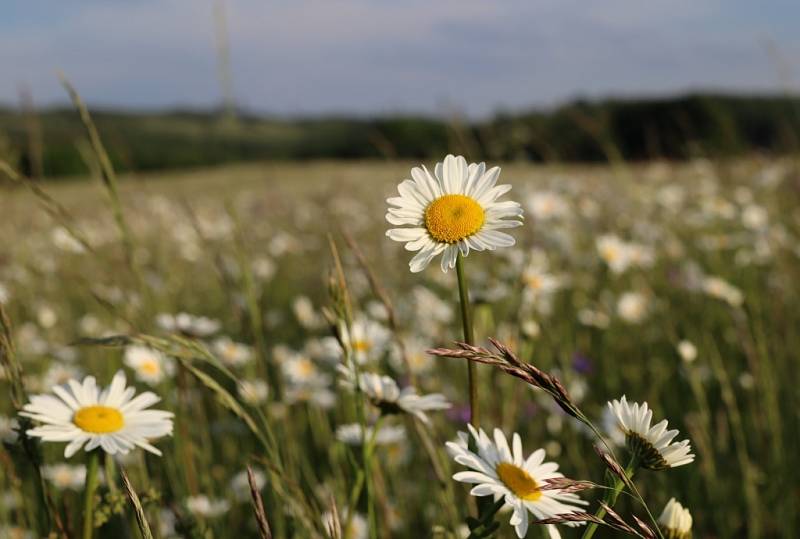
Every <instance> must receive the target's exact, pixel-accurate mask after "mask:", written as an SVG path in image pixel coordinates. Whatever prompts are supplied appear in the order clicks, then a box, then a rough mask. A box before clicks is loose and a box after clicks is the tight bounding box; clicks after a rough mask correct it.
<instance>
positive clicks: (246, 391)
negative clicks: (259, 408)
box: [237, 379, 269, 405]
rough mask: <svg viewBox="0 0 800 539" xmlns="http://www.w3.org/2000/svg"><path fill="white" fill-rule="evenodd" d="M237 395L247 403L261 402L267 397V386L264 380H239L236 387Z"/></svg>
mask: <svg viewBox="0 0 800 539" xmlns="http://www.w3.org/2000/svg"><path fill="white" fill-rule="evenodd" d="M237 390H238V392H239V396H240V397H241V398H242V399H243V400H244V401H245V402H246V403H248V404H250V405H256V404H261V403H263V402H264V401H266V400H267V397H269V386H268V385H267V383H266V382H265V381H264V380H259V379H253V380H240V381H239V386H238V388H237Z"/></svg>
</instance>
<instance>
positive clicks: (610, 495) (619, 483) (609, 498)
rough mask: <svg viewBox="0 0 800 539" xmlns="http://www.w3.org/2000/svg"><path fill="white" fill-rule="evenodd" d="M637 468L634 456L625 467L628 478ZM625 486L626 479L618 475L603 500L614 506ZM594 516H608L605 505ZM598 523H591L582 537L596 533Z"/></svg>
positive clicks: (636, 460)
mask: <svg viewBox="0 0 800 539" xmlns="http://www.w3.org/2000/svg"><path fill="white" fill-rule="evenodd" d="M637 468H639V462H638V459H637V458H636V457H632V458H631V461H630V462H629V463H628V467H627V468H625V475H626V476H627V478H628V479H630V478H632V477H633V474H634V473H636V470H637ZM624 488H625V481H623V480H622V478H621V477H616V479H615V480H614V488H612V489H611V490H608V491H606V494H605V495H604V496H603V501H604V502H605V503H606V505H608V506H609V507H614V504H615V503H617V498H619V495H620V493H621V492H622V490H623V489H624ZM594 516H596V517H597V518H599V519H601V520H602V519H603V517H604V516H606V510H605V509H604V508H603V507H599V508H598V509H597V511H595V513H594ZM597 526H598V524H597V523H594V522H593V523H591V524H589V525H588V526H587V527H586V531H585V532H583V535H582V536H581V539H589V538H590V537H592V536H593V535H594V532H596V531H597Z"/></svg>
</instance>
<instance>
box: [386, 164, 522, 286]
mask: <svg viewBox="0 0 800 539" xmlns="http://www.w3.org/2000/svg"><path fill="white" fill-rule="evenodd" d="M499 175H500V168H499V167H492V168H490V169H489V170H486V165H485V164H484V163H480V164H475V163H472V164H469V165H468V164H467V161H466V159H464V158H463V157H461V156H458V157H456V156H453V155H448V156H447V157H445V159H444V162H443V163H437V164H436V167H435V168H434V174H433V175H431V173H430V172H429V171H428V169H427V168H425V167H424V166H421V167H414V168H412V169H411V177H412V178H413V179H411V180H409V179H406V180H403V182H402V183H401V184H400V185H399V186H398V187H397V190H398V192H399V193H400V196H399V197H393V198H390V199H388V200H387V202H388V203H389V205H390V206H393V207H390V208H389V211H388V213H387V214H386V220H387V221H389V223H391V224H393V225H397V226H406V225H408V226H410V228H392V229H390V230H388V231H387V232H386V235H387V236H388V237H389V238H391V239H393V240H395V241H399V242H402V243H405V244H406V250H408V251H419V252H418V253H417V254H416V256H414V258H412V259H411V262H410V263H409V267H410V268H411V271H412V272H414V273H416V272H420V271H422V270H423V269H425V268H426V267H427V266H428V264H429V263H430V262H431V260H433V258H434V257H435V256H437V255H439V254H441V255H442V263H441V268H442V271H444V272H447V270H448V269H452V268H454V267H455V264H456V256H457V255H458V252H459V251H461V254H462V255H463V256H467V255H468V254H469V251H470V249H473V250H475V251H483V250H490V251H492V250H494V249H496V248H498V247H510V246H511V245H514V238H512V237H511V236H509V235H508V234H505V233H504V232H500V230H501V229H504V228H512V227H516V226H520V225H521V224H522V221H520V220H519V218H521V217H522V207H521V206H520V205H519V203H517V202H514V201H510V200H509V201H504V202H498V201H497V199H498V198H499V197H500V196H502V195H503V194H505V193H507V192H508V191H509V190H510V189H511V186H510V185H495V184H496V183H497V178H498V176H499Z"/></svg>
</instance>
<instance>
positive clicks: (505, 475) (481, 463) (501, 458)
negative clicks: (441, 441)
mask: <svg viewBox="0 0 800 539" xmlns="http://www.w3.org/2000/svg"><path fill="white" fill-rule="evenodd" d="M468 428H469V432H470V434H471V435H472V438H473V440H474V441H475V447H476V448H477V451H471V450H470V449H469V448H468V439H469V438H468V435H467V433H465V432H459V433H458V441H457V442H447V449H448V452H449V453H450V455H451V456H452V457H453V459H454V460H455V461H456V462H457V463H459V464H461V465H463V466H466V467H468V468H470V471H464V472H458V473H456V474H455V475H454V476H453V479H455V480H456V481H461V482H463V483H471V484H474V485H475V486H474V487H473V488H472V490H471V491H470V494H472V495H473V496H493V497H494V499H495V500H500V499H504V500H505V505H506V506H507V507H510V508H511V509H512V511H513V513H512V515H511V521H510V524H511V525H512V526H514V531H516V533H517V537H525V534H526V533H527V531H528V523H529V520H528V518H529V517H528V512H530V513H532V514H533V515H534V516H535V517H536V519H537V520H541V519H546V518H551V517H555V516H556V515H560V514H564V513H571V512H573V511H583V507H581V506H583V505H586V504H587V503H588V502H586V501H584V500H581V499H580V498H579V497H578V496H577V495H576V494H573V493H567V492H563V491H561V490H558V489H553V490H542V489H541V487H542V486H543V485H544V484H545V483H544V482H545V481H546V480H548V479H555V478H560V477H564V475H563V474H561V473H559V472H558V471H557V470H558V464H556V463H555V462H545V461H544V458H545V451H544V449H538V450H537V451H534V452H533V453H531V455H530V456H528V457H527V458H526V457H525V456H524V455H523V453H522V440H521V439H520V437H519V434H517V433H516V432H515V433H514V435H513V436H512V440H511V446H509V444H508V440H507V439H506V436H505V434H503V432H502V431H501V430H500V429H495V430H494V440H491V439H489V437H488V436H487V435H486V433H485V432H484V431H483V430H482V429H481V430H479V431H476V430H475V428H473V427H472V425H468ZM566 525H567V526H577V525H580V523H578V522H568V523H566Z"/></svg>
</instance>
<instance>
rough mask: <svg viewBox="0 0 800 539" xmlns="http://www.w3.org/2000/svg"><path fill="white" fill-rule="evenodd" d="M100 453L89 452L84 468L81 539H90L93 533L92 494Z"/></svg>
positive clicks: (94, 487)
mask: <svg viewBox="0 0 800 539" xmlns="http://www.w3.org/2000/svg"><path fill="white" fill-rule="evenodd" d="M100 452H101V451H100V450H99V449H95V450H94V451H91V452H89V462H88V464H87V466H86V487H85V490H84V493H83V535H82V537H83V539H92V532H93V531H94V493H95V491H96V490H97V469H98V468H99V467H100Z"/></svg>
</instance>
